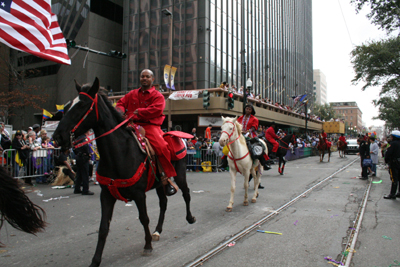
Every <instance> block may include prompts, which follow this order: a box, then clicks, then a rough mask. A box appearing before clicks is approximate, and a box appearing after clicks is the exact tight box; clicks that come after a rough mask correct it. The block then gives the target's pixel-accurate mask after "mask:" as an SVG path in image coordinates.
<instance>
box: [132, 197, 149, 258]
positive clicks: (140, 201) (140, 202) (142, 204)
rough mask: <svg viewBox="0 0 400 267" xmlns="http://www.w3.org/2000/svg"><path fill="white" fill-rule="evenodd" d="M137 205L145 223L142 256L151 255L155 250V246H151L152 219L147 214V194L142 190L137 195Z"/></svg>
mask: <svg viewBox="0 0 400 267" xmlns="http://www.w3.org/2000/svg"><path fill="white" fill-rule="evenodd" d="M135 203H136V207H137V209H138V211H139V220H140V222H141V223H142V225H143V229H144V234H145V238H144V240H145V241H146V243H145V245H144V250H143V252H142V256H150V255H151V252H152V251H153V247H152V246H151V240H152V236H151V233H150V229H149V223H150V219H149V216H148V215H147V207H146V194H145V193H144V192H142V193H141V194H140V195H136V196H135Z"/></svg>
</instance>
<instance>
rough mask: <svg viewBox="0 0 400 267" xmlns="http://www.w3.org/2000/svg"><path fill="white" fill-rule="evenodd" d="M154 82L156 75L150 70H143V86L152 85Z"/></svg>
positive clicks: (141, 75)
mask: <svg viewBox="0 0 400 267" xmlns="http://www.w3.org/2000/svg"><path fill="white" fill-rule="evenodd" d="M153 82H154V77H153V75H152V74H151V72H150V71H146V70H145V71H142V73H141V74H140V84H141V85H142V86H143V87H151V85H152V84H153Z"/></svg>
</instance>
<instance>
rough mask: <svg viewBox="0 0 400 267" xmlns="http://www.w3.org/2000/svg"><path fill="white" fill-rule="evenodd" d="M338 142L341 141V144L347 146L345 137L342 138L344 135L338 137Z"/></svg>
mask: <svg viewBox="0 0 400 267" xmlns="http://www.w3.org/2000/svg"><path fill="white" fill-rule="evenodd" d="M339 141H342V142H343V144H347V142H346V137H345V136H344V134H341V135H340V137H339Z"/></svg>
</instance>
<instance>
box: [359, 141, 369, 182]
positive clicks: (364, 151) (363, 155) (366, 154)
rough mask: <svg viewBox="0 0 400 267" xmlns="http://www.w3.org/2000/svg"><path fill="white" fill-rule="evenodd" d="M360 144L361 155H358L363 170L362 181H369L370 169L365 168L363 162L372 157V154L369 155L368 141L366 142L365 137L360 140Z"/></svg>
mask: <svg viewBox="0 0 400 267" xmlns="http://www.w3.org/2000/svg"><path fill="white" fill-rule="evenodd" d="M358 143H359V151H360V152H359V153H358V155H360V158H361V168H362V172H361V178H360V179H361V180H367V179H368V167H367V166H365V167H364V166H363V160H364V159H367V158H369V157H370V153H369V145H368V144H367V142H366V141H364V137H363V136H360V137H359V139H358Z"/></svg>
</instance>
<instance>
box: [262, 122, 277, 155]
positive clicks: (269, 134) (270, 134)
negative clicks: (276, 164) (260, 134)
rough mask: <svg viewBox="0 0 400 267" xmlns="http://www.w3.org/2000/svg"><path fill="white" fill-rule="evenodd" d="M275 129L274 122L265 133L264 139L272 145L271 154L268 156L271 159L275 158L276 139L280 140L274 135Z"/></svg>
mask: <svg viewBox="0 0 400 267" xmlns="http://www.w3.org/2000/svg"><path fill="white" fill-rule="evenodd" d="M275 129H276V125H275V122H272V125H271V126H270V127H269V128H268V129H267V130H266V131H265V138H266V139H267V140H268V142H270V143H271V144H272V145H273V147H272V152H271V153H270V154H269V156H270V158H271V159H275V158H276V152H277V151H278V149H279V143H278V142H277V141H276V139H280V138H279V137H278V136H277V135H276V133H275Z"/></svg>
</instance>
